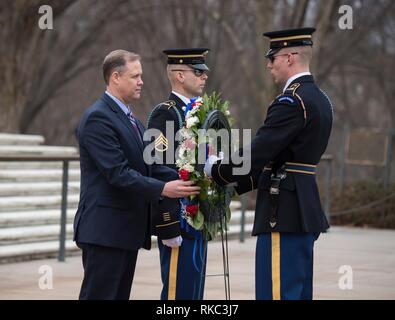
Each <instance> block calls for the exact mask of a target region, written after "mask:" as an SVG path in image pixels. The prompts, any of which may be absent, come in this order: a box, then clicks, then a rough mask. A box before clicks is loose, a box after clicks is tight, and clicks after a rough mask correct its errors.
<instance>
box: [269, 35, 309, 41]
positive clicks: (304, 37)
mask: <svg viewBox="0 0 395 320" xmlns="http://www.w3.org/2000/svg"><path fill="white" fill-rule="evenodd" d="M297 39H311V36H310V35H304V36H291V37H283V38H273V39H270V42H275V41H285V40H297Z"/></svg>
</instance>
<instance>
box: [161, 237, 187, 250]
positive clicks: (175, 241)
mask: <svg viewBox="0 0 395 320" xmlns="http://www.w3.org/2000/svg"><path fill="white" fill-rule="evenodd" d="M162 243H163V244H164V245H165V246H168V247H170V248H177V247H179V246H181V243H182V237H181V236H178V237H175V238H171V239H163V240H162Z"/></svg>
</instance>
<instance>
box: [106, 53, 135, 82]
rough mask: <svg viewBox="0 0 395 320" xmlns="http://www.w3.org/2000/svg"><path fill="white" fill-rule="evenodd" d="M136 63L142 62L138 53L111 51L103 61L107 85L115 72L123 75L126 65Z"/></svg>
mask: <svg viewBox="0 0 395 320" xmlns="http://www.w3.org/2000/svg"><path fill="white" fill-rule="evenodd" d="M134 61H141V57H140V56H139V55H138V54H137V53H134V52H130V51H126V50H114V51H111V52H110V53H109V54H108V55H107V56H106V57H105V58H104V61H103V77H104V81H105V83H106V85H108V84H109V81H110V77H111V74H112V73H113V72H114V71H118V72H120V73H122V72H123V69H124V67H125V65H126V63H127V62H134Z"/></svg>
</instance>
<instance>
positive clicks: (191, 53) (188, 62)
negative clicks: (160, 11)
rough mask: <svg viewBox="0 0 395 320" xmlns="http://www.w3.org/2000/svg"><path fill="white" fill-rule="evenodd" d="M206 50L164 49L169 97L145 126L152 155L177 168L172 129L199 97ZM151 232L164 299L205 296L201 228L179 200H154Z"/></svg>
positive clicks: (156, 108) (154, 110) (182, 121)
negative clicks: (151, 135)
mask: <svg viewBox="0 0 395 320" xmlns="http://www.w3.org/2000/svg"><path fill="white" fill-rule="evenodd" d="M208 51H209V49H206V48H192V49H170V50H164V51H163V53H164V54H165V55H166V56H167V76H168V78H169V81H170V84H171V89H172V91H171V93H170V96H169V99H168V100H167V101H164V102H162V103H160V104H159V105H157V106H156V107H155V108H154V109H153V111H152V112H151V114H150V116H149V119H148V128H149V129H152V128H155V129H159V130H160V135H158V136H157V137H156V139H155V152H156V155H159V156H161V158H162V160H163V162H164V164H165V165H167V166H169V167H170V168H173V169H175V170H177V167H176V165H175V160H176V159H177V157H176V155H175V152H176V150H177V148H178V146H179V142H178V141H176V140H175V138H176V133H177V131H178V130H179V129H181V128H182V127H183V126H184V122H185V116H184V110H183V108H184V109H185V107H186V105H187V104H188V103H189V101H190V99H191V98H193V97H197V96H201V95H202V93H203V89H204V87H205V84H206V80H207V77H208V76H207V72H208V71H209V68H208V67H207V65H206V64H205V56H206V54H207V53H208ZM154 212H155V215H154V217H153V233H154V234H156V235H157V236H158V246H159V252H160V265H161V277H162V283H163V288H162V293H161V299H162V300H166V299H168V300H173V299H176V300H184V299H188V300H195V299H203V292H204V280H205V270H206V268H205V265H206V245H207V242H206V241H204V240H203V239H202V238H201V237H202V234H201V232H200V231H196V230H194V229H193V228H192V227H191V226H189V225H187V224H186V221H185V220H184V219H182V218H181V216H180V204H179V202H178V201H177V200H174V199H169V198H165V199H163V200H161V201H160V202H159V203H157V204H155V205H154Z"/></svg>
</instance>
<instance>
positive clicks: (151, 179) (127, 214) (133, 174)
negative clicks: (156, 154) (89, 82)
mask: <svg viewBox="0 0 395 320" xmlns="http://www.w3.org/2000/svg"><path fill="white" fill-rule="evenodd" d="M136 121H137V126H138V129H139V131H140V133H141V135H142V134H143V133H144V127H143V125H142V124H141V122H139V121H138V120H137V119H136ZM77 136H78V141H79V148H80V162H81V195H80V201H79V205H78V211H77V213H76V216H75V220H74V240H75V241H77V243H78V242H81V243H89V244H96V245H101V246H106V247H112V248H120V249H127V250H137V249H139V248H141V247H144V248H147V249H149V248H150V245H151V234H150V216H151V213H150V207H151V202H157V201H158V199H159V198H160V196H161V193H162V190H163V187H164V184H165V182H163V181H171V180H175V179H177V174H175V172H174V171H173V170H170V169H169V168H167V167H165V166H157V165H152V166H148V165H146V164H145V162H144V159H143V149H144V146H143V144H142V140H141V139H140V138H139V137H138V136H137V134H136V132H135V130H133V128H132V125H131V123H130V120H129V119H128V117H127V116H126V115H125V113H124V112H123V111H122V110H121V109H120V108H119V106H118V105H117V104H116V102H115V101H113V100H112V99H111V98H110V97H109V96H108V95H107V94H103V96H102V97H101V98H100V99H99V100H98V101H96V102H95V103H94V104H93V105H92V106H91V107H89V108H88V109H87V110H86V111H85V113H84V115H83V116H82V119H81V121H80V124H79V127H78V130H77ZM157 179H159V180H157ZM160 180H162V181H160Z"/></svg>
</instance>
